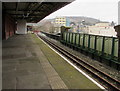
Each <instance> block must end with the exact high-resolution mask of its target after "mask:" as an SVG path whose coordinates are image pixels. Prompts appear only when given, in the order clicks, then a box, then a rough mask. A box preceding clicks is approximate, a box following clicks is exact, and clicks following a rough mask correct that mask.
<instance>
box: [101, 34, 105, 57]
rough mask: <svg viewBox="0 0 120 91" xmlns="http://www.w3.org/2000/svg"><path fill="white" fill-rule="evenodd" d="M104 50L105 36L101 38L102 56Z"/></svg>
mask: <svg viewBox="0 0 120 91" xmlns="http://www.w3.org/2000/svg"><path fill="white" fill-rule="evenodd" d="M104 49H105V36H103V41H102V55H104Z"/></svg>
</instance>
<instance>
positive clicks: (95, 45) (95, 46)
mask: <svg viewBox="0 0 120 91" xmlns="http://www.w3.org/2000/svg"><path fill="white" fill-rule="evenodd" d="M96 48H97V36H96V35H95V44H94V50H95V51H96Z"/></svg>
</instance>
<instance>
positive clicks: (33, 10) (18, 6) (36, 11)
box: [2, 0, 74, 23]
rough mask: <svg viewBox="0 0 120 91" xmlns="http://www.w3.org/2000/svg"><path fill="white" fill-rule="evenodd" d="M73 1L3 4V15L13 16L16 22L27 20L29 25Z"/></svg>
mask: <svg viewBox="0 0 120 91" xmlns="http://www.w3.org/2000/svg"><path fill="white" fill-rule="evenodd" d="M51 1H52V0H51ZM59 1H60V0H59ZM72 1H74V0H71V1H70V0H68V1H66V0H65V2H46V1H45V0H41V1H40V2H3V3H2V6H3V7H2V8H3V14H9V15H11V16H12V17H13V18H14V19H15V20H16V21H17V20H20V19H25V20H26V21H27V22H28V23H37V22H39V21H40V20H42V19H43V18H45V17H46V16H48V15H49V14H51V13H53V12H55V11H56V10H58V9H60V8H62V7H64V6H65V5H67V4H69V3H71V2H72Z"/></svg>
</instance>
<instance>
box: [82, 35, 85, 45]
mask: <svg viewBox="0 0 120 91" xmlns="http://www.w3.org/2000/svg"><path fill="white" fill-rule="evenodd" d="M82 46H83V47H84V46H85V34H83V45H82Z"/></svg>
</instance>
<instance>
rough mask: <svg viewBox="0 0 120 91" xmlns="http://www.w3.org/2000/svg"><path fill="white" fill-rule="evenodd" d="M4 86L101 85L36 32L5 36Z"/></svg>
mask: <svg viewBox="0 0 120 91" xmlns="http://www.w3.org/2000/svg"><path fill="white" fill-rule="evenodd" d="M2 49H3V55H2V58H3V59H2V72H3V73H2V74H3V77H2V84H3V89H99V87H98V86H97V85H95V84H94V83H92V82H91V81H90V80H89V79H87V78H86V77H84V76H83V75H82V74H80V73H79V72H78V71H76V69H74V68H73V67H71V66H70V65H69V64H68V63H67V62H66V61H65V60H64V59H63V58H61V57H60V56H59V55H57V54H56V53H55V52H54V51H52V50H51V49H50V48H49V47H48V46H47V45H45V44H44V43H43V42H42V41H41V40H39V39H38V38H37V37H36V35H34V34H27V35H14V36H13V37H11V38H9V39H8V40H3V47H2Z"/></svg>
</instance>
